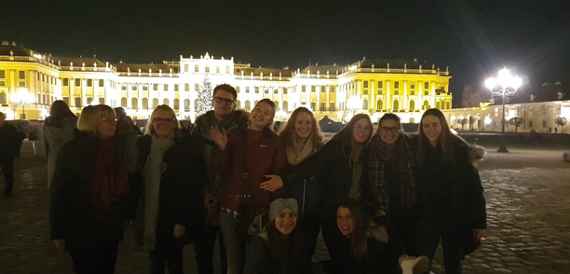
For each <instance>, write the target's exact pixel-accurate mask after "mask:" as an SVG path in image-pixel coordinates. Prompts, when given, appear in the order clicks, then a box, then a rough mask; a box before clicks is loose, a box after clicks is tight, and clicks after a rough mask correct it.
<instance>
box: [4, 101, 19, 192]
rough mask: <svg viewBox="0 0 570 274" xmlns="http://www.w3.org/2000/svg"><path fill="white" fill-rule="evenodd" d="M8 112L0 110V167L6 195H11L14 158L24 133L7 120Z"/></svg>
mask: <svg viewBox="0 0 570 274" xmlns="http://www.w3.org/2000/svg"><path fill="white" fill-rule="evenodd" d="M5 120H6V114H4V113H3V112H0V169H2V173H3V174H4V179H5V181H6V182H5V185H6V187H5V188H4V195H5V196H10V195H11V194H12V188H13V186H14V159H15V158H16V157H17V156H18V154H19V153H20V145H21V144H22V140H23V139H24V134H22V133H21V132H19V131H18V130H17V129H16V128H15V127H14V126H12V125H9V124H7V123H6V122H5Z"/></svg>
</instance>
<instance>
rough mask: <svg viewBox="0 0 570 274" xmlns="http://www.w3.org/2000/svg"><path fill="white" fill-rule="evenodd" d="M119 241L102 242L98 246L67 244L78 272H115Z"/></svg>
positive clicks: (81, 273) (109, 273)
mask: <svg viewBox="0 0 570 274" xmlns="http://www.w3.org/2000/svg"><path fill="white" fill-rule="evenodd" d="M118 244H119V243H118V242H100V243H98V244H97V246H90V247H74V246H67V247H66V248H67V251H68V252H69V255H71V259H72V261H73V270H74V271H75V273H77V274H113V273H115V263H116V261H117V248H118Z"/></svg>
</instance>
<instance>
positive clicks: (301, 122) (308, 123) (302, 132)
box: [295, 112, 314, 139]
mask: <svg viewBox="0 0 570 274" xmlns="http://www.w3.org/2000/svg"><path fill="white" fill-rule="evenodd" d="M313 126H314V125H313V117H312V116H311V114H309V113H306V112H301V113H299V114H298V115H297V119H296V120H295V137H297V138H299V139H307V138H309V136H311V133H312V131H313Z"/></svg>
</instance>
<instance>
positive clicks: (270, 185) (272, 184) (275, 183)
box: [259, 175, 283, 192]
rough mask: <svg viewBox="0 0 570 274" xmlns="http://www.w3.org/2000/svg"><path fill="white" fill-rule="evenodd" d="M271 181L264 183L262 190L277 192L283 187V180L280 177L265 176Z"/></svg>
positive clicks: (261, 185) (261, 186)
mask: <svg viewBox="0 0 570 274" xmlns="http://www.w3.org/2000/svg"><path fill="white" fill-rule="evenodd" d="M265 177H266V178H269V180H267V181H264V182H262V183H261V184H260V185H259V187H260V188H261V189H264V190H267V191H271V192H275V191H277V190H279V189H281V188H282V187H283V180H282V179H281V177H280V176H278V175H265Z"/></svg>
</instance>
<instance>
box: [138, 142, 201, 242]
mask: <svg viewBox="0 0 570 274" xmlns="http://www.w3.org/2000/svg"><path fill="white" fill-rule="evenodd" d="M151 142H152V137H151V136H150V135H145V136H142V137H140V138H139V139H138V140H137V165H136V166H137V168H136V172H135V174H134V175H133V176H132V180H133V183H132V185H136V186H137V189H134V190H133V192H134V197H135V201H136V205H137V207H136V213H135V214H136V215H134V216H133V218H134V219H135V225H136V231H137V237H138V238H139V240H142V234H143V232H144V223H145V222H144V199H145V193H144V173H143V168H144V167H145V163H146V161H147V158H148V155H149V153H150V149H151ZM203 145H204V140H203V139H202V138H201V137H200V136H186V137H177V138H176V139H175V144H174V145H173V146H172V147H170V148H169V149H168V150H167V151H166V152H165V153H164V157H163V166H164V170H163V171H162V175H161V179H160V190H159V211H158V223H157V226H156V242H157V244H163V245H168V244H174V242H175V239H174V238H173V235H172V233H173V228H174V225H175V224H180V225H184V226H186V228H187V233H186V237H187V239H186V240H189V239H190V238H191V237H192V232H191V231H193V230H194V229H199V227H200V226H202V225H203V224H204V222H205V208H204V204H203V203H202V201H203V199H204V198H203V195H204V188H205V182H206V181H207V174H206V172H205V163H204V160H203V155H202V153H200V152H201V151H202V148H203Z"/></svg>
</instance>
